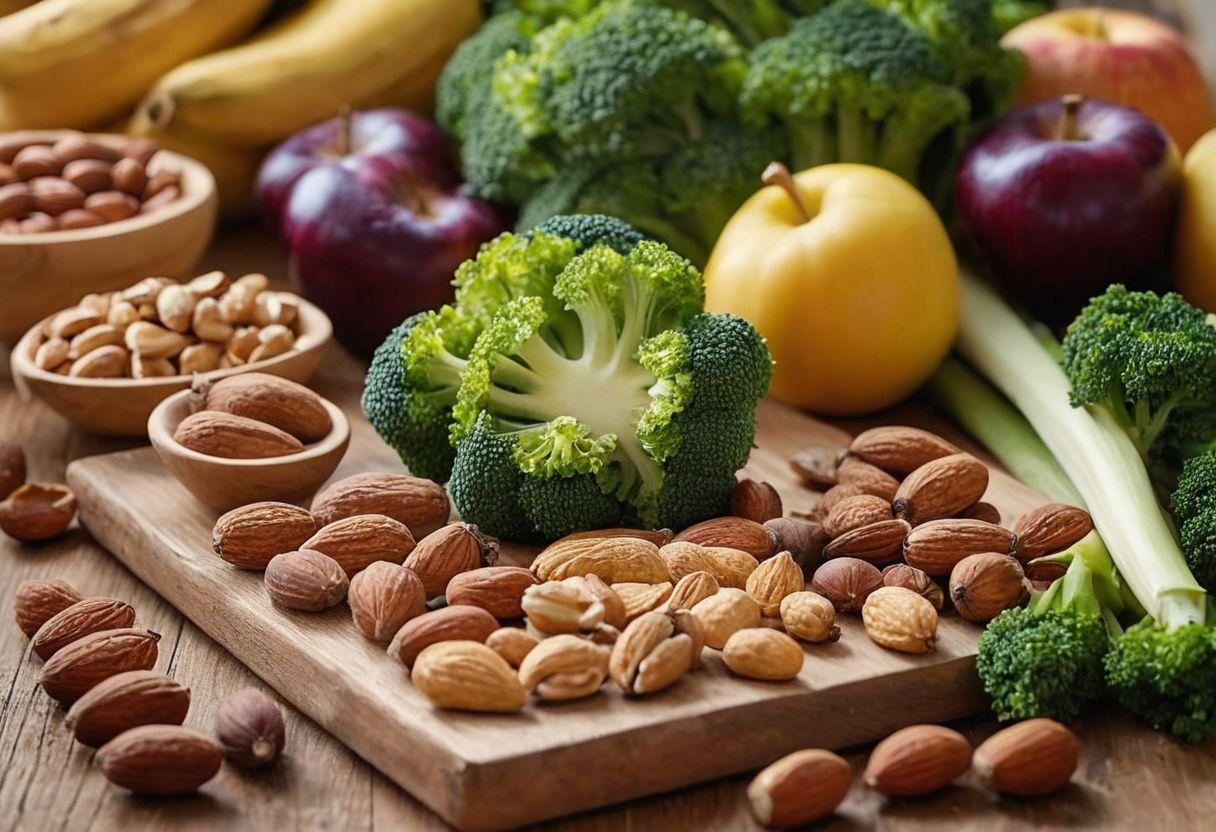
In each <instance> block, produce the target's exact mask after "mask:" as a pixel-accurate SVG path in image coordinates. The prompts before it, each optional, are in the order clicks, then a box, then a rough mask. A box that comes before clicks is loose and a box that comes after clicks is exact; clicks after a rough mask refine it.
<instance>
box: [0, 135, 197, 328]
mask: <svg viewBox="0 0 1216 832" xmlns="http://www.w3.org/2000/svg"><path fill="white" fill-rule="evenodd" d="M23 132H24V133H25V134H28V135H29V137H30V138H31V139H33V140H35V141H36V140H39V139H45V140H47V141H54V140H55V139H57V138H59V137H61V136H63V135H64V134H65V132H66V131H61V130H29V131H23ZM90 138H94V139H97V140H98V141H101V142H104V143H106V144H110V145H119V144H121V143H123V142H125V141H127V140H128V139H127V137H124V136H114V135H104V134H102V135H93V136H91V137H90ZM148 167H149V169H150V170H152V171H156V170H160V169H163V168H170V169H175V170H178V171H180V172H181V196H180V197H178V198H177V199H176V200H175V201H174V202H172V203H170V204H169V205H167V206H165V207H164V208H162V209H160V210H159V211H153V212H151V213H148V214H136V215H135V216H134V217H131V218H130V219H126V220H119V221H118V222H111V223H107V224H105V225H99V226H96V227H94V228H81V229H78V230H76V231H48V232H46V233H45V234H3V233H0V298H3V299H4V300H3V302H0V343H5V344H11V343H13V342H14V341H16V340H17V339H18V338H20V337H21V333H23V332H25V330H26V329H28V328H29V327H30V326H31V325H32V324H33V323H34V322H35V321H37V320H38V319H40V318H45V317H46V316H47V315H50V314H51V313H52V312H55V311H58V310H60V309H65V308H67V307H69V306H72V305H74V304H76V303H78V302H79V301H80V299H81V298H82V297H84V296H85V295H87V294H89V293H90V292H106V291H110V290H112V289H121V288H123V287H125V286H130V285H131V284H132V283H134V282H136V281H137V280H140V279H142V278H145V277H148V276H150V275H166V276H169V277H180V276H183V275H185V273H186V272H188V271H189V270H190V269H191V268H193V267H194V265H195V264H196V263H197V262H198V261H199V258H200V257H202V256H203V252H204V251H205V250H206V248H207V245H208V244H209V243H210V242H211V233H212V231H214V230H215V216H216V210H217V207H218V205H219V198H218V196H217V194H216V187H215V177H214V176H212V175H211V171H210V170H208V169H207V167H206V166H204V165H202V164H200V163H199V162H196V161H194V160H193V159H190V158H188V157H186V156H182V155H180V154H177V153H172V152H170V151H168V150H161V151H160V152H159V153H157V154H156V156H154V157H153V158H152V161H151V162H150V163H149V166H148Z"/></svg>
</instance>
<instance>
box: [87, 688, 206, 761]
mask: <svg viewBox="0 0 1216 832" xmlns="http://www.w3.org/2000/svg"><path fill="white" fill-rule="evenodd" d="M189 709H190V689H189V688H187V687H185V686H184V685H182V684H181V683H179V682H176V681H174V680H173V679H170V678H169V677H168V676H164V675H162V674H160V673H156V672H154V671H151V670H129V671H127V672H126V673H119V674H117V675H116V676H111V677H110V678H109V679H106V680H104V681H102V682H99V683H98V684H97V685H96V686H95V687H94V688H93V689H92V690H90V691H89V692H88V693H86V694H85V695H84V696H82V697H80V698H79V699H77V700H76V702H75V704H73V705H72V707H71V710H69V711H68V714H67V717H66V719H65V720H64V723H65V724H66V725H67V727H68V729H69V730H71V731H72V733H73V735H74V736H75V737H76V741H77V742H80V743H83V744H85V745H87V746H90V747H92V748H97V747H98V746H101V745H105V744H106V743H107V742H109V741H110V740H112V739H114V738H115V737H117V736H118V735H119V734H121V733H123V732H124V731H127V730H130V729H131V728H135V727H137V726H140V725H181V724H182V722H183V721H184V720H185V719H186V712H187V711H188V710H189Z"/></svg>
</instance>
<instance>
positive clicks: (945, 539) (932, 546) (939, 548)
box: [904, 520, 1017, 578]
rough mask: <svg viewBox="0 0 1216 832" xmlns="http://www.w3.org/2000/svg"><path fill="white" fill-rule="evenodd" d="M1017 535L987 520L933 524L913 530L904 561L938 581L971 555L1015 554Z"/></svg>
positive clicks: (945, 521)
mask: <svg viewBox="0 0 1216 832" xmlns="http://www.w3.org/2000/svg"><path fill="white" fill-rule="evenodd" d="M1016 543H1017V535H1015V534H1014V533H1013V532H1011V531H1009V530H1008V529H1002V528H1001V527H1000V526H994V525H992V524H991V523H985V522H984V521H983V520H932V521H930V522H928V523H925V524H923V525H920V526H917V527H916V528H914V529H912V531H911V533H909V534H908V539H907V540H905V541H904V560H905V561H906V562H907V563H908V565H909V566H915V567H916V568H917V569H921V570H923V571H924V572H925V573H926V574H928V575H930V576H931V577H934V578H943V577H945V576H947V575H949V574H950V571H951V570H952V569H954V567H955V565H956V564H957V563H958V562H959V561H961V560H962V559H963V558H965V557H967V556H968V555H975V554H979V553H980V552H998V553H1000V554H1004V555H1008V554H1011V553H1012V552H1013V551H1014V546H1015V544H1016Z"/></svg>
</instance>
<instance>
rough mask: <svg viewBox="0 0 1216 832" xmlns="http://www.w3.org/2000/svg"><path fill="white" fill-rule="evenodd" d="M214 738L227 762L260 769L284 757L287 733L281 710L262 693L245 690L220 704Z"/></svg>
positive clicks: (252, 689)
mask: <svg viewBox="0 0 1216 832" xmlns="http://www.w3.org/2000/svg"><path fill="white" fill-rule="evenodd" d="M215 736H216V738H217V739H218V740H219V743H220V747H221V748H222V749H223V750H224V757H225V758H227V760H228V762H230V763H232V764H233V765H236V766H240V767H241V768H261V767H263V766H266V765H269V764H270V763H273V762H274V761H275V760H277V759H278V757H279V755H280V754H282V753H283V745H284V744H285V742H286V738H287V732H286V728H285V726H284V725H283V714H282V712H281V711H279V708H278V706H277V705H275V704H274V703H273V702H271V701H270V700H269V699H267V698H266V696H265V694H263V693H262V692H261V691H259V690H256V689H254V688H244V689H242V690H238V691H237V692H236V693H233V694H231V695H230V696H228V698H226V699H225V700H224V701H223V702H222V703H220V709H219V712H218V713H217V714H216V717H215Z"/></svg>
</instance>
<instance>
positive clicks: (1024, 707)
mask: <svg viewBox="0 0 1216 832" xmlns="http://www.w3.org/2000/svg"><path fill="white" fill-rule="evenodd" d="M1051 559H1052V560H1056V561H1057V562H1067V563H1068V569H1067V571H1066V572H1065V574H1064V575H1063V577H1061V578H1058V579H1057V580H1056V581H1054V582H1053V583H1052V585H1051V586H1050V587H1049V588H1048V589H1047V590H1045V591H1043V592H1040V593H1035V594H1034V595H1033V596H1032V598H1031V600H1030V603H1029V604H1028V605H1027V606H1026V607H1018V608H1014V609H1009V610H1005V611H1004V612H1002V613H1001V614H1000V615H998V616H997V617H996V618H995V619H993V620H992V621H991V622H990V623H989V624H988V627H987V628H986V629H985V630H984V632H983V634H982V635H981V636H980V643H979V654H978V656H977V658H976V668H977V670H978V671H979V675H980V679H981V680H982V681H983V683H984V690H985V691H986V692H987V693H988V695H989V697H991V699H992V710H993V711H994V712H995V713H996V715H997V718H998V719H1001V720H1011V719H1028V718H1030V717H1049V718H1051V719H1056V720H1059V721H1061V722H1071V721H1073V720H1075V719H1076V718H1077V717H1078V716H1079V715H1080V714H1081V713H1082V711H1084V709H1085V708H1086V707H1087V706H1088V705H1090V704H1091V703H1093V702H1095V701H1097V700H1098V699H1100V698H1101V697H1102V696H1103V694H1104V692H1105V690H1106V680H1105V668H1104V665H1103V661H1104V658H1105V656H1106V654H1107V652H1108V651H1109V650H1110V648H1111V639H1112V636H1113V635H1115V634H1117V632H1118V625H1117V623H1116V622H1115V619H1114V615H1115V614H1116V613H1117V612H1119V611H1120V610H1121V609H1122V603H1121V600H1120V592H1119V587H1118V577H1117V574H1116V572H1115V569H1114V564H1113V563H1112V562H1111V559H1110V554H1109V553H1107V552H1106V547H1105V546H1104V545H1103V544H1102V539H1101V538H1100V537H1098V535H1097V533H1096V532H1091V533H1090V534H1089V535H1088V536H1087V537H1085V538H1084V539H1082V540H1081V541H1080V542H1079V543H1077V544H1075V545H1074V546H1073V547H1071V548H1070V549H1068V550H1066V551H1065V552H1064V553H1061V554H1060V555H1056V556H1052V558H1051Z"/></svg>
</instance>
